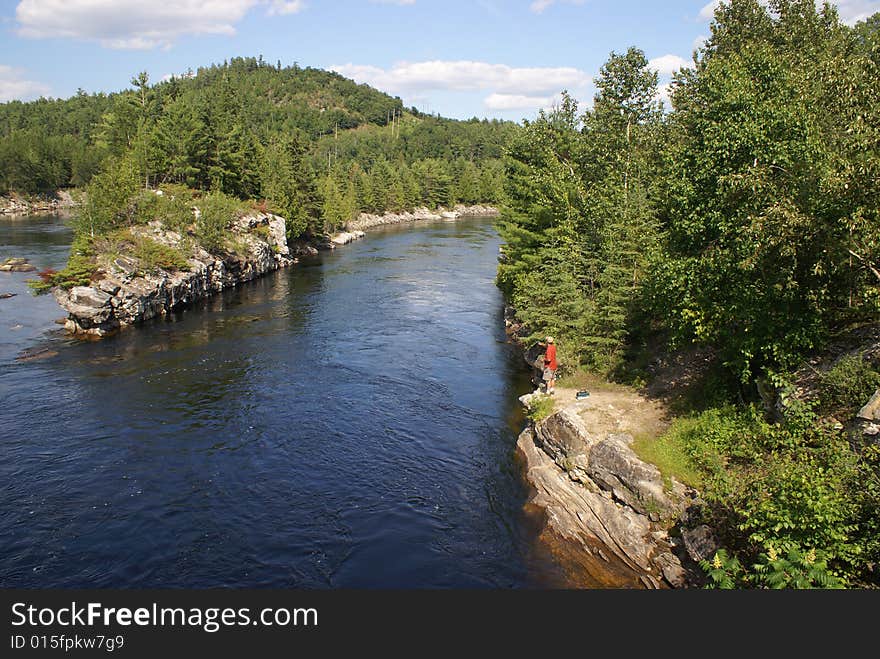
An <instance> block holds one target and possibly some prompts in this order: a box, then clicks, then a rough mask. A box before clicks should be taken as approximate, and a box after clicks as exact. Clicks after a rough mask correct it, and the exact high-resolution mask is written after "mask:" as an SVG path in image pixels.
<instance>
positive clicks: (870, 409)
mask: <svg viewBox="0 0 880 659" xmlns="http://www.w3.org/2000/svg"><path fill="white" fill-rule="evenodd" d="M858 417H859V418H860V419H865V420H866V421H880V389H878V390H877V391H875V392H874V395H873V396H871V400H869V401H868V402H867V404H866V405H865V406H864V407H863V408H862V409H860V410H859V413H858Z"/></svg>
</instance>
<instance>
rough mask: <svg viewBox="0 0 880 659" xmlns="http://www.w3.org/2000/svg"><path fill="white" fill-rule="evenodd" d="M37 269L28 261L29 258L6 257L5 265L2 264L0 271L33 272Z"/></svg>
mask: <svg viewBox="0 0 880 659" xmlns="http://www.w3.org/2000/svg"><path fill="white" fill-rule="evenodd" d="M34 270H36V268H35V267H34V266H32V265H31V264H30V263H28V262H27V259H21V258H14V259H6V261H5V262H4V263H3V265H0V272H33V271H34Z"/></svg>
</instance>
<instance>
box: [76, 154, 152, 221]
mask: <svg viewBox="0 0 880 659" xmlns="http://www.w3.org/2000/svg"><path fill="white" fill-rule="evenodd" d="M137 177H138V174H137V167H136V164H135V162H134V160H133V159H132V158H131V157H129V156H126V157H122V158H110V159H108V160H107V162H106V163H105V165H104V168H103V170H102V171H101V172H100V173H99V174H97V175H96V176H95V177H94V178H93V179H92V181H91V183H89V185H88V186H87V187H86V190H85V195H84V199H83V201H82V203H81V204H80V206H79V208H77V210H76V212H75V213H74V215H73V217H72V218H71V222H70V223H71V226H72V227H73V230H74V231H75V232H76V233H77V234H78V235H88V236H89V237H91V238H94V237H95V236H99V235H102V234H105V233H107V232H108V231H112V230H113V229H116V228H118V227H121V226H127V225H129V224H131V223H132V222H133V217H134V215H133V213H132V210H133V208H132V206H131V204H130V202H131V199H132V197H133V196H134V193H135V191H136V190H137V188H138V178H137Z"/></svg>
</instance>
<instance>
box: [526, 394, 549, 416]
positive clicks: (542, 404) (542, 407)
mask: <svg viewBox="0 0 880 659" xmlns="http://www.w3.org/2000/svg"><path fill="white" fill-rule="evenodd" d="M553 409H554V408H553V398H552V397H551V396H545V395H541V396H535V397H534V398H532V400H531V402H530V403H529V406H528V409H527V410H526V416H527V417H528V418H529V419H531V420H532V421H534V422H535V423H537V422H538V421H541V420H542V419H546V418H547V417H548V416H550V415H551V414H553Z"/></svg>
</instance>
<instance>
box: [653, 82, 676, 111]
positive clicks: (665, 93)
mask: <svg viewBox="0 0 880 659" xmlns="http://www.w3.org/2000/svg"><path fill="white" fill-rule="evenodd" d="M671 90H672V83H671V82H667V83H665V84H662V85H657V96H656V98H657V100H658V101H661V102H662V103H663V105H664V106H666V107H667V108H670V107H672V100H671V99H670V98H669V92H670V91H671Z"/></svg>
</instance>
